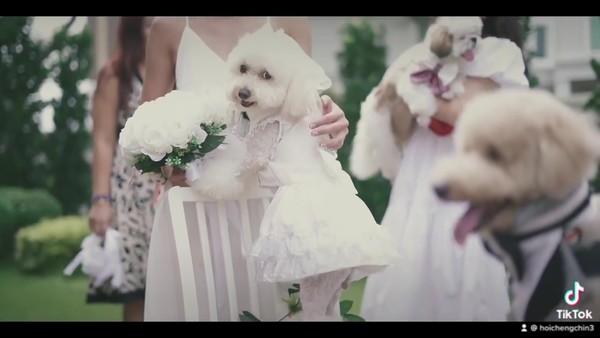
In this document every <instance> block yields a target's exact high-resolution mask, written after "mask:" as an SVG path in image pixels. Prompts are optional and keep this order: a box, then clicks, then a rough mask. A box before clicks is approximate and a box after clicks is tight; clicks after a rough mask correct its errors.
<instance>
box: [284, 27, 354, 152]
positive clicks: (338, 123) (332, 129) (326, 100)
mask: <svg viewBox="0 0 600 338" xmlns="http://www.w3.org/2000/svg"><path fill="white" fill-rule="evenodd" d="M273 28H274V29H278V28H283V30H284V32H285V33H286V34H288V35H289V36H291V37H292V38H293V39H294V40H296V42H298V44H299V45H300V46H301V47H302V49H303V50H304V52H305V53H306V54H308V55H309V56H312V33H311V30H310V23H309V21H308V18H306V17H298V18H277V19H275V20H274V27H273ZM321 98H322V100H323V116H322V117H321V118H320V119H318V120H316V121H314V122H313V123H312V124H311V128H312V129H313V136H317V137H318V136H321V135H329V137H330V140H329V141H328V142H326V143H324V144H322V147H324V148H326V149H330V150H338V149H340V148H341V147H342V146H343V145H344V141H345V139H346V135H348V132H349V130H348V125H349V122H348V119H346V115H345V114H344V111H343V110H342V109H341V108H340V107H339V106H338V105H337V104H336V103H335V102H333V100H332V99H331V97H329V96H328V95H323V96H321Z"/></svg>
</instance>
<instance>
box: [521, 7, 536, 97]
mask: <svg viewBox="0 0 600 338" xmlns="http://www.w3.org/2000/svg"><path fill="white" fill-rule="evenodd" d="M521 20H522V25H523V32H524V34H523V36H524V40H525V41H527V40H528V39H529V38H530V37H531V35H532V34H533V33H534V32H535V30H533V29H532V28H531V17H530V16H522V17H521ZM526 45H527V44H525V46H526ZM525 46H524V47H523V48H525ZM523 54H524V56H525V66H526V67H527V77H528V79H529V87H531V88H535V87H537V86H538V85H539V80H538V78H537V76H535V74H533V72H532V70H531V60H532V59H533V58H534V57H535V53H534V52H532V51H529V50H527V49H526V48H525V50H524V51H523Z"/></svg>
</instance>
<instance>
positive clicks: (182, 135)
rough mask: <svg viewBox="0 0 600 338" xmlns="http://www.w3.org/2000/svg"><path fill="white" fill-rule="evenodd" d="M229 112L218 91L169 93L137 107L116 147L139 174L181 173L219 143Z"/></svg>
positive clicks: (228, 103) (222, 94) (223, 97)
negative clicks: (170, 169) (170, 170)
mask: <svg viewBox="0 0 600 338" xmlns="http://www.w3.org/2000/svg"><path fill="white" fill-rule="evenodd" d="M232 121H233V109H232V107H231V103H230V102H229V101H228V100H227V99H226V97H225V94H224V92H222V91H219V90H216V89H215V90H212V91H204V92H198V93H195V92H186V91H181V90H173V91H171V92H170V93H168V94H166V95H165V96H163V97H160V98H158V99H156V100H154V101H149V102H145V103H143V104H141V105H140V106H139V107H138V109H137V110H136V111H135V113H134V114H133V116H132V117H130V118H129V119H128V120H127V122H126V123H125V126H124V128H123V129H122V130H121V134H120V136H119V146H120V148H121V151H122V153H123V155H124V157H125V159H126V160H127V161H128V163H129V164H130V165H132V166H134V167H135V168H137V169H138V170H140V171H141V172H142V173H156V174H161V173H162V172H161V168H162V167H163V166H164V165H170V166H172V167H174V168H180V169H183V170H186V169H188V167H189V166H190V164H192V163H193V162H194V161H196V160H198V159H201V158H203V157H204V156H205V155H206V154H208V153H210V152H212V151H214V150H215V149H217V148H218V147H220V146H221V144H223V142H224V141H225V139H226V135H225V131H226V129H227V128H228V124H230V123H231V122H232Z"/></svg>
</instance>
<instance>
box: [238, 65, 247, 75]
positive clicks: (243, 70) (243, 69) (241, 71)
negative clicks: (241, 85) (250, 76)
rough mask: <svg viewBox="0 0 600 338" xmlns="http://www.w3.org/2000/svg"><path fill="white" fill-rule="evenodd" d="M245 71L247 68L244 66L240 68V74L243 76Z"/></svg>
mask: <svg viewBox="0 0 600 338" xmlns="http://www.w3.org/2000/svg"><path fill="white" fill-rule="evenodd" d="M247 71H248V66H246V65H241V66H240V73H242V74H245V73H246V72H247Z"/></svg>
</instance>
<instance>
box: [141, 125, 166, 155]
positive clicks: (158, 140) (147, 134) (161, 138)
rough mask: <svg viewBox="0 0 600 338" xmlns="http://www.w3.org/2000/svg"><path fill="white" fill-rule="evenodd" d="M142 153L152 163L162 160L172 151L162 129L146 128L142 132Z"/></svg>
mask: <svg viewBox="0 0 600 338" xmlns="http://www.w3.org/2000/svg"><path fill="white" fill-rule="evenodd" d="M141 144H142V153H143V154H145V155H148V156H149V157H150V158H151V159H152V160H153V161H155V162H158V161H160V160H162V159H163V158H164V157H165V156H166V155H167V154H168V153H170V152H172V151H173V146H171V144H170V143H169V140H168V137H167V131H166V130H164V129H162V128H148V129H146V130H144V132H143V137H142V138H141Z"/></svg>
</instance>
